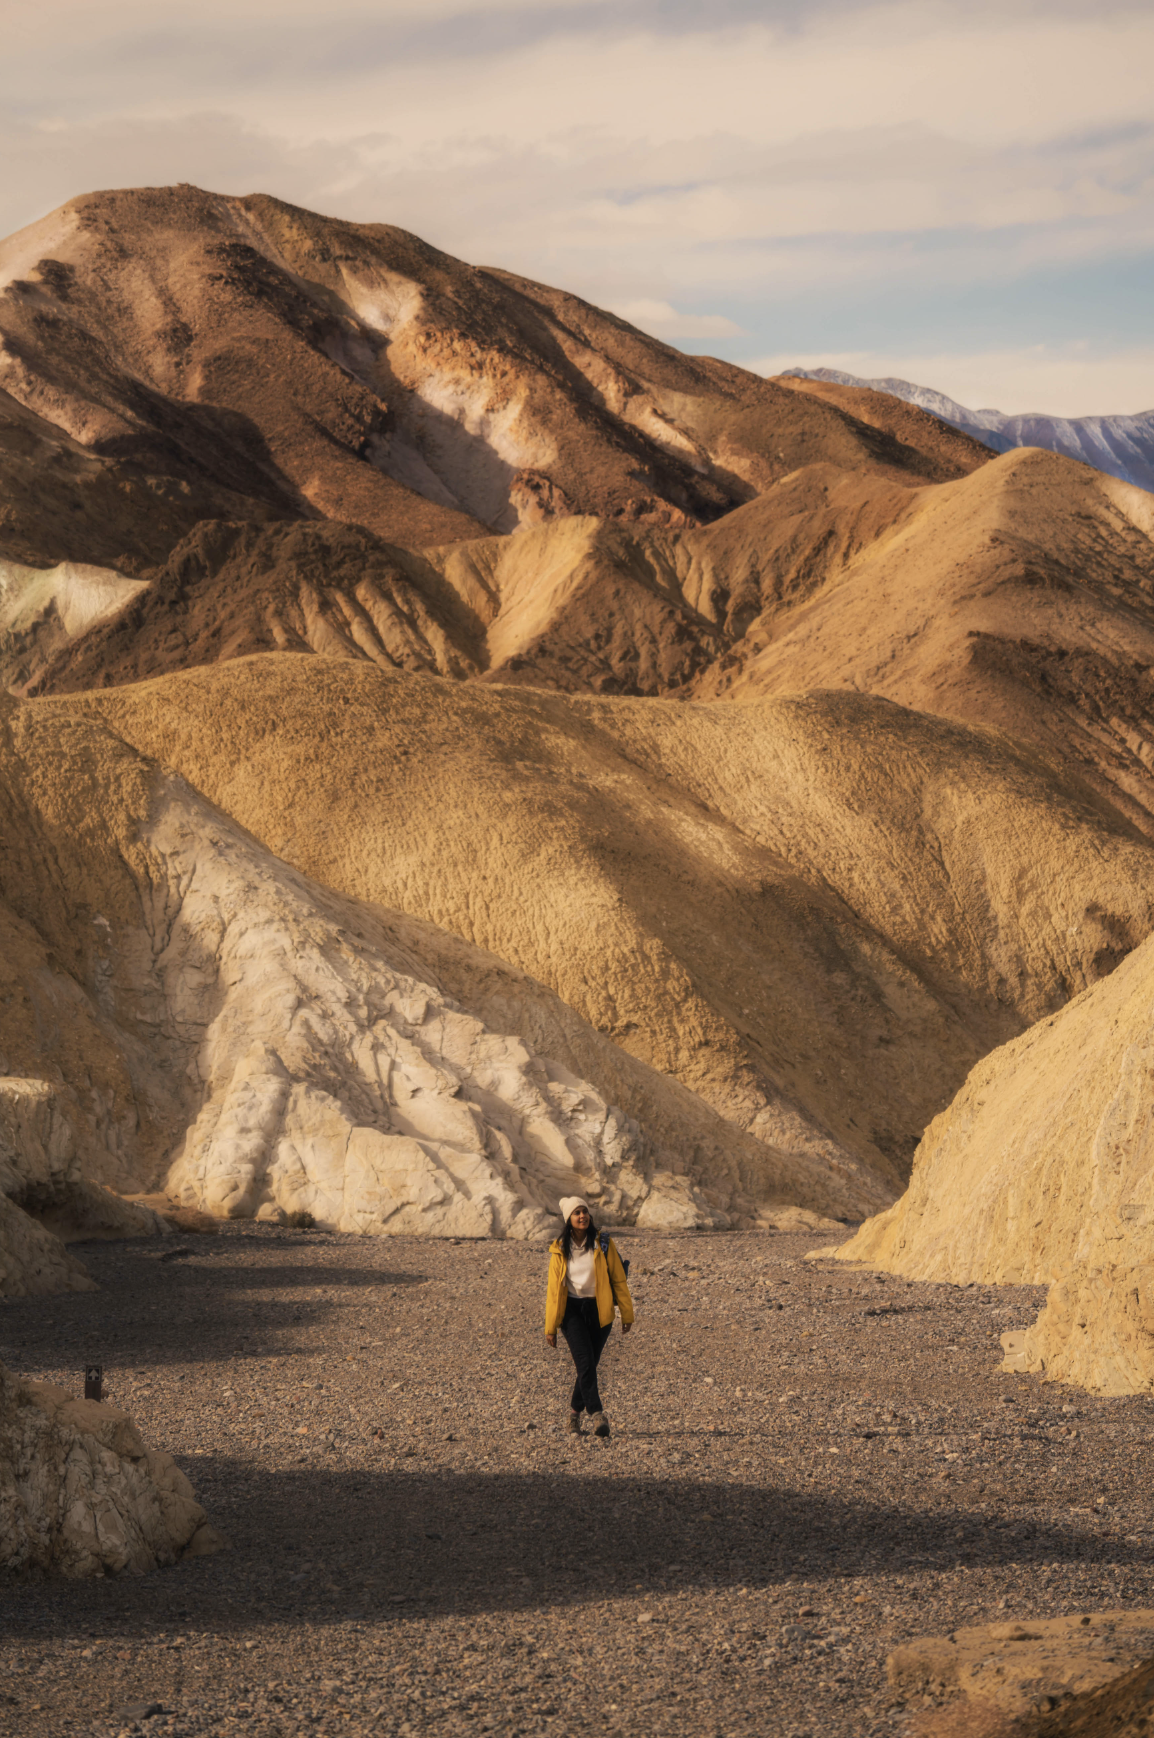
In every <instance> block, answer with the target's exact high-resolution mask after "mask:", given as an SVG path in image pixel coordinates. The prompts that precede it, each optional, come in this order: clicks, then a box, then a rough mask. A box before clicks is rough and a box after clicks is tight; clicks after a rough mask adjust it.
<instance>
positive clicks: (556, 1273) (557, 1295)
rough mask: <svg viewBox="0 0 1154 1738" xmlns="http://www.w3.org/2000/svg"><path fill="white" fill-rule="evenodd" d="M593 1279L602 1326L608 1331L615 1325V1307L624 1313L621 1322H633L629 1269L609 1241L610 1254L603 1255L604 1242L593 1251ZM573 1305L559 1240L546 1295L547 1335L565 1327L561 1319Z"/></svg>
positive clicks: (553, 1247) (553, 1249)
mask: <svg viewBox="0 0 1154 1738" xmlns="http://www.w3.org/2000/svg"><path fill="white" fill-rule="evenodd" d="M593 1279H594V1283H595V1284H596V1286H597V1314H598V1316H599V1317H600V1320H601V1326H602V1327H603V1328H607V1327H609V1326H611V1324H612V1322H613V1306H614V1304H616V1305H617V1307H618V1309H619V1310H620V1311H621V1320H622V1321H623V1322H631V1321H632V1320H633V1299H632V1298H631V1297H630V1295H629V1283H628V1281H627V1280H626V1278H625V1269H624V1268H623V1267H622V1265H621V1257H620V1256H619V1255H618V1253H617V1245H616V1244H615V1243H614V1241H613V1239H612V1238H610V1239H609V1254H608V1256H605V1255H603V1254H602V1252H601V1239H600V1236H599V1237H598V1239H597V1243H596V1245H595V1247H594V1250H593ZM568 1302H569V1287H568V1285H567V1283H566V1279H565V1252H564V1250H563V1249H562V1247H561V1239H560V1238H559V1237H558V1238H557V1240H556V1242H555V1243H551V1244H550V1245H549V1286H548V1289H547V1291H546V1293H545V1332H546V1333H547V1334H555V1333H556V1332H557V1329H558V1328H559V1327H560V1326H561V1318H562V1316H563V1315H564V1314H565V1305H566V1304H567V1303H568Z"/></svg>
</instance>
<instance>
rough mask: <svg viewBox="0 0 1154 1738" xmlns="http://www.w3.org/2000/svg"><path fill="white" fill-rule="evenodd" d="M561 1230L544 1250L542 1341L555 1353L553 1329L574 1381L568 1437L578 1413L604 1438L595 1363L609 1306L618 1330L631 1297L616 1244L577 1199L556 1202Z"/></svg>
mask: <svg viewBox="0 0 1154 1738" xmlns="http://www.w3.org/2000/svg"><path fill="white" fill-rule="evenodd" d="M560 1207H561V1217H562V1218H563V1219H564V1221H565V1229H564V1231H563V1232H562V1233H561V1235H560V1237H558V1238H557V1239H556V1241H555V1242H554V1243H552V1244H550V1246H549V1286H548V1290H547V1291H546V1293H545V1338H546V1339H547V1340H548V1342H549V1344H550V1345H551V1346H552V1347H553V1350H554V1351H556V1349H557V1329H558V1328H560V1330H561V1332H562V1333H563V1334H564V1336H565V1340H566V1343H567V1344H568V1347H569V1350H570V1352H571V1353H572V1354H573V1362H574V1364H575V1365H576V1366H577V1380H576V1382H574V1384H573V1394H572V1398H571V1399H570V1401H569V1434H570V1435H571V1436H580V1435H581V1434H582V1432H581V1414H582V1413H583V1412H587V1413H588V1414H589V1417H590V1419H591V1420H592V1421H593V1423H594V1426H595V1428H594V1432H593V1434H594V1436H608V1435H609V1420H608V1419H607V1418H606V1416H605V1412H604V1409H603V1408H602V1405H601V1395H600V1394H599V1392H598V1390H597V1364H598V1361H599V1360H600V1357H601V1353H602V1351H603V1349H604V1346H605V1342H606V1340H607V1339H608V1338H609V1335H610V1334H611V1333H612V1332H613V1306H614V1305H615V1304H616V1306H617V1307H618V1309H619V1310H620V1311H621V1332H622V1333H623V1334H627V1333H628V1332H629V1330H630V1328H631V1327H632V1326H633V1299H632V1298H631V1297H630V1295H629V1285H628V1282H627V1280H626V1278H625V1269H624V1267H623V1266H622V1264H621V1257H620V1256H619V1255H618V1253H617V1246H616V1244H615V1243H614V1242H613V1240H612V1238H610V1237H609V1236H608V1235H603V1234H599V1233H598V1230H597V1227H596V1225H594V1223H593V1216H592V1214H591V1213H590V1211H589V1203H588V1201H583V1200H582V1199H581V1197H580V1195H566V1196H565V1198H564V1199H563V1200H562V1201H561V1203H560Z"/></svg>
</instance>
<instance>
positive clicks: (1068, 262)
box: [0, 0, 1154, 416]
mask: <svg viewBox="0 0 1154 1738" xmlns="http://www.w3.org/2000/svg"><path fill="white" fill-rule="evenodd" d="M0 19H3V30H4V54H3V57H2V65H0V166H2V168H3V173H2V174H0V234H7V233H9V232H11V231H12V230H15V229H18V228H20V227H22V226H23V225H24V224H26V223H30V222H32V221H34V220H35V219H36V218H37V217H40V216H42V215H43V214H44V213H45V212H47V211H50V210H52V209H53V208H54V207H55V206H57V205H59V204H61V203H62V202H63V201H64V200H66V199H68V198H70V197H72V196H73V195H75V194H77V193H81V192H88V191H91V190H93V189H95V188H98V187H116V186H139V185H146V184H147V185H158V184H164V183H169V182H174V181H191V182H194V183H196V184H197V185H199V186H202V187H209V188H212V189H214V190H216V191H218V192H224V193H253V192H265V193H272V194H276V195H278V196H279V197H281V198H283V199H287V200H291V201H293V202H294V203H296V204H299V205H304V206H307V207H309V208H310V209H312V210H317V211H323V212H325V213H327V214H329V215H333V216H339V217H345V218H352V219H354V220H357V221H362V222H386V223H395V224H399V225H401V226H402V227H404V228H406V229H411V230H414V231H416V232H417V233H418V234H419V235H421V236H423V237H424V238H425V239H426V240H427V241H430V242H433V243H434V244H436V245H437V246H439V247H442V248H444V249H446V250H447V251H448V252H450V253H453V254H456V255H458V256H459V257H461V258H463V259H467V260H469V261H471V262H472V263H473V264H476V265H500V266H504V267H506V268H507V269H509V270H512V271H516V272H519V273H522V274H524V275H526V276H529V277H533V278H537V279H539V280H542V281H544V282H547V283H553V284H558V285H561V286H563V287H564V288H566V289H569V290H572V291H575V292H576V293H578V294H580V295H583V296H585V297H587V298H588V299H589V300H590V301H593V302H596V303H598V304H599V305H600V306H602V307H608V308H611V309H613V310H614V311H615V312H617V313H619V314H621V315H623V316H624V317H625V318H627V319H629V320H632V321H633V322H634V324H636V325H638V326H641V327H642V328H644V329H645V330H646V331H649V332H652V333H653V334H655V335H656V336H658V337H660V338H664V339H667V340H668V341H669V342H670V343H673V344H676V345H678V346H679V347H680V348H682V349H686V350H692V351H705V352H708V353H710V354H712V355H717V356H723V357H725V358H727V359H728V360H730V361H733V362H738V363H741V364H743V365H744V366H746V367H750V368H754V369H757V370H759V371H761V372H765V373H773V372H777V371H778V370H780V369H783V368H787V367H790V366H793V365H801V366H805V367H814V366H818V365H822V364H824V365H828V366H832V367H836V368H844V369H847V370H848V371H850V372H852V373H856V374H862V375H865V376H878V375H900V376H903V377H905V378H906V379H911V380H914V381H917V382H918V383H920V384H922V385H926V386H932V387H936V388H938V389H939V390H940V391H943V392H947V393H949V394H950V395H951V396H952V397H954V398H956V399H958V400H959V401H960V402H961V403H963V404H969V405H971V406H973V407H975V408H982V407H996V408H998V409H1001V410H1004V411H1010V412H1027V411H1037V412H1047V413H1050V414H1054V415H1066V416H1082V415H1090V414H1096V413H1097V414H1105V413H1113V414H1128V413H1133V412H1136V411H1140V410H1148V409H1151V408H1152V407H1154V318H1152V317H1154V297H1152V294H1151V292H1152V290H1154V76H1152V75H1151V68H1154V6H1151V5H1150V3H1149V0H1138V3H1131V0H1118V3H1115V0H1095V3H1092V4H1090V3H1084V0H998V3H997V4H987V3H986V0H965V3H964V4H958V3H955V0H898V3H896V4H873V3H871V0H696V3H695V4H690V3H689V0H506V3H505V4H494V3H492V0H375V3H373V4H370V3H368V0H326V4H325V5H324V6H319V5H318V4H317V3H316V0H307V3H306V0H277V3H276V4H273V3H272V0H195V3H194V4H191V5H190V4H188V3H187V0H181V3H180V4H179V5H177V4H173V3H171V0H101V3H100V4H96V3H95V0H37V4H36V5H34V6H29V5H27V4H23V3H21V0H0Z"/></svg>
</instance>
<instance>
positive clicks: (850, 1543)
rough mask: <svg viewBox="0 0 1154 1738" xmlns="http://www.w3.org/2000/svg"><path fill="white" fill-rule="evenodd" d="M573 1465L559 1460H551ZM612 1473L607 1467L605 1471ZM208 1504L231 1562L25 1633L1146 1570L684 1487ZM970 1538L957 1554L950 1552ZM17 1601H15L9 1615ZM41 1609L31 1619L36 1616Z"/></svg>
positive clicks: (296, 1485)
mask: <svg viewBox="0 0 1154 1738" xmlns="http://www.w3.org/2000/svg"><path fill="white" fill-rule="evenodd" d="M562 1452H563V1451H562V1450H561V1449H560V1448H559V1449H558V1453H559V1455H560V1454H561V1453H562ZM604 1452H606V1453H612V1449H611V1448H610V1449H608V1450H606V1451H604ZM190 1470H191V1472H192V1476H193V1479H194V1482H195V1487H196V1492H197V1496H198V1498H199V1499H200V1501H201V1502H203V1503H204V1505H205V1507H206V1508H207V1509H208V1510H209V1513H210V1515H211V1516H212V1519H213V1520H214V1521H215V1522H216V1523H217V1524H218V1525H219V1526H221V1527H222V1528H223V1529H224V1530H225V1531H226V1532H227V1533H229V1534H230V1535H231V1536H232V1538H233V1540H234V1544H235V1548H234V1549H233V1550H232V1551H230V1552H227V1553H225V1554H222V1555H220V1556H217V1557H212V1558H205V1559H201V1560H198V1561H195V1562H191V1563H186V1564H183V1565H181V1566H179V1567H177V1568H175V1569H171V1570H168V1571H165V1572H163V1573H161V1574H158V1575H150V1576H147V1577H143V1578H137V1579H135V1580H129V1579H127V1578H125V1579H121V1580H118V1581H116V1582H104V1583H96V1584H82V1585H76V1584H73V1585H71V1586H69V1587H68V1588H67V1589H66V1590H65V1591H63V1592H62V1589H61V1584H60V1583H56V1584H55V1586H54V1587H53V1586H52V1584H40V1585H35V1584H27V1583H26V1584H24V1585H23V1586H22V1587H21V1588H20V1589H19V1599H20V1604H21V1607H22V1614H21V1617H20V1619H19V1622H20V1624H21V1625H23V1624H24V1623H28V1624H30V1625H32V1626H33V1627H35V1626H36V1625H37V1624H38V1623H43V1622H44V1620H45V1617H46V1616H47V1611H48V1608H49V1607H51V1609H52V1619H53V1621H54V1622H55V1623H57V1624H60V1623H63V1624H65V1625H75V1626H76V1627H77V1628H78V1629H83V1627H84V1624H85V1623H86V1622H88V1621H89V1620H90V1619H92V1618H93V1617H95V1616H101V1617H103V1618H112V1617H113V1616H115V1617H116V1619H117V1620H118V1621H119V1622H121V1623H126V1624H127V1625H128V1626H129V1627H130V1628H132V1629H139V1630H140V1631H142V1632H147V1631H148V1630H150V1629H153V1630H164V1629H165V1628H169V1629H171V1626H172V1624H173V1622H174V1621H179V1623H180V1624H182V1625H187V1626H188V1627H189V1628H192V1629H196V1628H201V1627H203V1628H214V1629H217V1630H220V1629H225V1628H230V1627H237V1628H240V1627H245V1628H249V1629H251V1628H253V1627H254V1626H257V1627H262V1626H268V1625H272V1626H277V1625H281V1624H291V1625H294V1626H295V1625H297V1624H301V1623H306V1624H310V1625H328V1624H348V1623H356V1622H360V1621H368V1622H370V1623H377V1622H380V1621H381V1620H382V1619H383V1620H386V1621H388V1620H391V1619H395V1618H405V1617H411V1616H414V1615H430V1616H435V1615H436V1614H437V1613H438V1612H452V1613H454V1614H456V1615H458V1616H459V1615H465V1616H468V1615H469V1614H470V1613H472V1614H478V1615H479V1614H482V1613H490V1614H491V1613H497V1612H501V1611H522V1612H523V1611H525V1610H527V1609H528V1610H533V1609H541V1610H547V1609H556V1608H563V1607H565V1606H568V1605H583V1604H586V1603H588V1601H589V1598H590V1586H591V1583H590V1579H589V1565H590V1564H591V1563H595V1564H596V1566H597V1573H596V1577H595V1581H594V1583H593V1585H595V1586H596V1589H597V1594H598V1596H599V1597H611V1596H614V1595H618V1596H630V1595H636V1596H637V1597H638V1599H641V1598H642V1597H643V1596H644V1595H645V1594H646V1593H652V1592H653V1591H654V1589H655V1587H656V1586H657V1585H659V1584H660V1583H661V1582H662V1581H667V1582H668V1583H669V1584H671V1585H673V1586H678V1587H680V1586H683V1585H685V1584H690V1585H697V1586H704V1587H716V1588H726V1587H749V1588H758V1587H771V1586H773V1585H774V1584H776V1583H780V1582H782V1581H785V1580H787V1579H788V1578H789V1577H790V1576H792V1575H804V1577H805V1579H806V1580H807V1582H808V1583H809V1584H810V1586H811V1587H812V1586H813V1584H814V1582H816V1581H820V1580H821V1579H822V1577H823V1576H829V1577H837V1578H838V1579H839V1580H841V1579H842V1578H844V1577H847V1576H849V1577H852V1576H853V1575H855V1574H857V1573H866V1572H878V1571H881V1572H890V1573H893V1572H895V1571H911V1572H916V1571H919V1570H935V1569H947V1568H955V1567H957V1566H958V1564H959V1563H962V1562H964V1563H966V1564H967V1565H968V1566H969V1567H970V1568H972V1569H979V1570H980V1569H981V1568H982V1567H983V1566H987V1565H988V1566H990V1567H994V1566H995V1565H999V1564H1003V1565H1004V1564H1006V1563H1008V1562H1011V1561H1012V1562H1015V1563H1018V1564H1024V1565H1027V1564H1029V1563H1030V1562H1031V1561H1036V1562H1038V1563H1041V1562H1043V1561H1045V1562H1052V1561H1055V1560H1058V1561H1070V1562H1074V1561H1087V1560H1089V1561H1092V1562H1093V1563H1094V1564H1095V1565H1096V1566H1099V1565H1100V1566H1104V1565H1107V1564H1111V1565H1112V1564H1118V1565H1125V1564H1126V1563H1129V1562H1135V1563H1138V1562H1143V1563H1144V1562H1145V1561H1146V1553H1145V1551H1144V1548H1143V1547H1142V1546H1140V1545H1137V1544H1135V1545H1128V1544H1126V1543H1124V1542H1123V1541H1121V1540H1103V1539H1098V1538H1095V1537H1094V1536H1093V1535H1092V1534H1091V1533H1089V1532H1088V1531H1085V1530H1083V1529H1081V1528H1079V1527H1078V1526H1076V1525H1071V1524H1068V1523H1067V1524H1063V1525H1043V1524H1041V1523H1039V1524H1038V1525H1037V1527H1036V1528H1035V1529H1033V1536H1032V1537H1030V1538H1024V1537H1022V1536H1021V1533H1020V1531H1019V1533H1018V1534H1016V1535H1015V1536H1012V1537H1011V1536H1007V1534H1006V1533H1005V1532H999V1531H997V1530H996V1529H993V1528H991V1529H990V1530H988V1531H987V1530H986V1529H984V1528H983V1527H982V1526H981V1525H980V1524H979V1523H978V1521H976V1520H971V1519H969V1518H967V1517H966V1515H965V1514H964V1513H961V1512H959V1511H956V1510H955V1511H952V1512H947V1513H941V1512H939V1513H930V1512H922V1511H916V1510H904V1511H900V1510H894V1509H887V1508H883V1507H880V1506H878V1505H876V1504H872V1503H870V1502H868V1501H865V1500H862V1501H860V1502H856V1501H852V1500H848V1499H844V1498H838V1497H834V1496H830V1495H806V1494H802V1493H799V1492H795V1491H790V1490H772V1489H768V1490H767V1489H763V1488H760V1487H757V1486H753V1485H740V1484H733V1483H729V1482H725V1483H720V1482H719V1483H710V1482H707V1481H706V1480H701V1481H698V1480H693V1481H692V1482H691V1481H689V1480H686V1481H684V1482H683V1481H681V1480H678V1479H676V1478H637V1477H628V1478H615V1479H609V1478H606V1477H605V1476H604V1475H601V1476H597V1477H585V1476H582V1474H581V1473H580V1472H579V1471H577V1470H572V1471H570V1470H568V1469H567V1468H566V1467H564V1466H559V1467H558V1469H557V1472H556V1473H555V1474H546V1473H542V1474H518V1475H499V1474H486V1473H479V1472H469V1471H462V1472H461V1473H452V1472H447V1471H446V1470H445V1469H444V1468H438V1469H437V1470H436V1471H431V1472H428V1473H421V1472H420V1471H419V1470H417V1469H416V1468H414V1470H413V1471H412V1472H399V1473H386V1472H375V1471H372V1470H369V1469H365V1470H363V1471H358V1470H356V1469H353V1468H345V1469H339V1468H337V1467H333V1468H330V1469H314V1468H301V1469H300V1470H299V1471H294V1472H291V1473H286V1474H281V1475H274V1474H270V1473H268V1472H266V1471H262V1470H260V1469H254V1468H253V1467H252V1466H251V1464H246V1463H245V1462H243V1461H240V1460H232V1459H228V1458H225V1457H215V1458H213V1459H210V1458H208V1457H205V1458H204V1459H203V1460H199V1459H198V1460H197V1461H196V1462H194V1463H193V1465H192V1467H191V1468H190ZM959 1530H960V1531H962V1532H963V1533H964V1535H965V1537H964V1539H962V1540H959V1539H958V1537H957V1534H958V1532H959ZM13 1592H15V1589H13V1588H9V1589H8V1593H9V1598H11V1595H12V1593H13ZM38 1608H39V1616H38V1615H37V1609H38Z"/></svg>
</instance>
